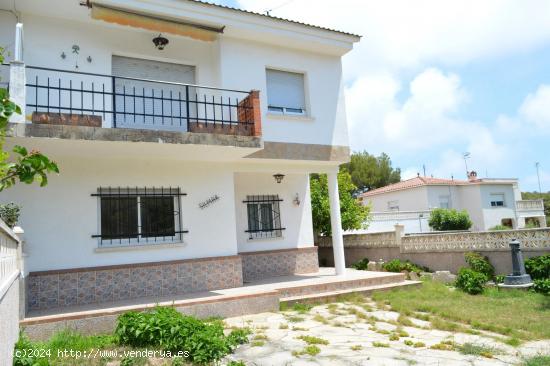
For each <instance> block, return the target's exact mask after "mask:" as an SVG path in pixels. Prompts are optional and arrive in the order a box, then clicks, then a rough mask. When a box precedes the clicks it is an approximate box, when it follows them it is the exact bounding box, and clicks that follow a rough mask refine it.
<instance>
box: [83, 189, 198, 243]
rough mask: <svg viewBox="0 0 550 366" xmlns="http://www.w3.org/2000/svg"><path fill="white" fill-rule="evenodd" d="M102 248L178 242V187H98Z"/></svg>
mask: <svg viewBox="0 0 550 366" xmlns="http://www.w3.org/2000/svg"><path fill="white" fill-rule="evenodd" d="M92 196H96V197H98V198H99V206H100V207H99V212H100V216H101V218H100V225H101V228H100V232H101V233H100V234H97V235H92V237H94V238H100V239H101V241H100V245H101V246H115V245H131V244H151V243H163V242H167V241H181V239H182V234H183V233H187V230H182V228H181V227H182V226H181V209H180V196H185V193H181V192H180V189H179V188H137V187H136V188H111V187H109V188H98V190H97V193H94V194H92Z"/></svg>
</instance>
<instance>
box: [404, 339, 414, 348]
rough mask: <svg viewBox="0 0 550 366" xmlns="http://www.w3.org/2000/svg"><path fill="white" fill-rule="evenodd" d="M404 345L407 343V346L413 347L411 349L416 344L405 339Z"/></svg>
mask: <svg viewBox="0 0 550 366" xmlns="http://www.w3.org/2000/svg"><path fill="white" fill-rule="evenodd" d="M403 343H405V345H407V346H411V347H412V346H413V345H414V342H413V341H411V340H410V339H405V340H404V341H403Z"/></svg>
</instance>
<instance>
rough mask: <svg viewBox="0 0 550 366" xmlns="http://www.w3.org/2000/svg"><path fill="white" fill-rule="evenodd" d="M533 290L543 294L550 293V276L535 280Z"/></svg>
mask: <svg viewBox="0 0 550 366" xmlns="http://www.w3.org/2000/svg"><path fill="white" fill-rule="evenodd" d="M533 290H534V291H535V292H538V293H540V294H543V295H550V278H544V279H537V280H533Z"/></svg>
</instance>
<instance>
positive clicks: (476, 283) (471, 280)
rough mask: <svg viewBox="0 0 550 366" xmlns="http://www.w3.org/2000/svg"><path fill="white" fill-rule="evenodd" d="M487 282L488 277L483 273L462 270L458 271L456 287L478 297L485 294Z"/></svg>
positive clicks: (466, 269)
mask: <svg viewBox="0 0 550 366" xmlns="http://www.w3.org/2000/svg"><path fill="white" fill-rule="evenodd" d="M486 282H487V277H486V276H485V275H484V274H483V273H480V272H476V271H474V270H473V269H469V268H461V269H460V270H459V271H458V276H457V277H456V283H455V285H456V287H457V288H459V289H461V290H462V291H464V292H466V293H468V294H470V295H477V294H480V293H482V292H483V289H484V288H485V283H486Z"/></svg>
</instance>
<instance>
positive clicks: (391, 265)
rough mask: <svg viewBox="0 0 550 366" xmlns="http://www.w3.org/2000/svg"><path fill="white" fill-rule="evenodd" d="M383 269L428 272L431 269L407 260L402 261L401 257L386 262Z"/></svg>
mask: <svg viewBox="0 0 550 366" xmlns="http://www.w3.org/2000/svg"><path fill="white" fill-rule="evenodd" d="M382 269H383V270H385V271H388V272H401V271H407V272H416V273H420V272H428V271H429V269H428V268H426V267H422V266H419V265H416V264H414V263H411V262H409V261H408V260H407V261H404V262H402V261H401V260H400V259H392V260H391V261H389V262H387V263H384V264H383V265H382Z"/></svg>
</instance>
